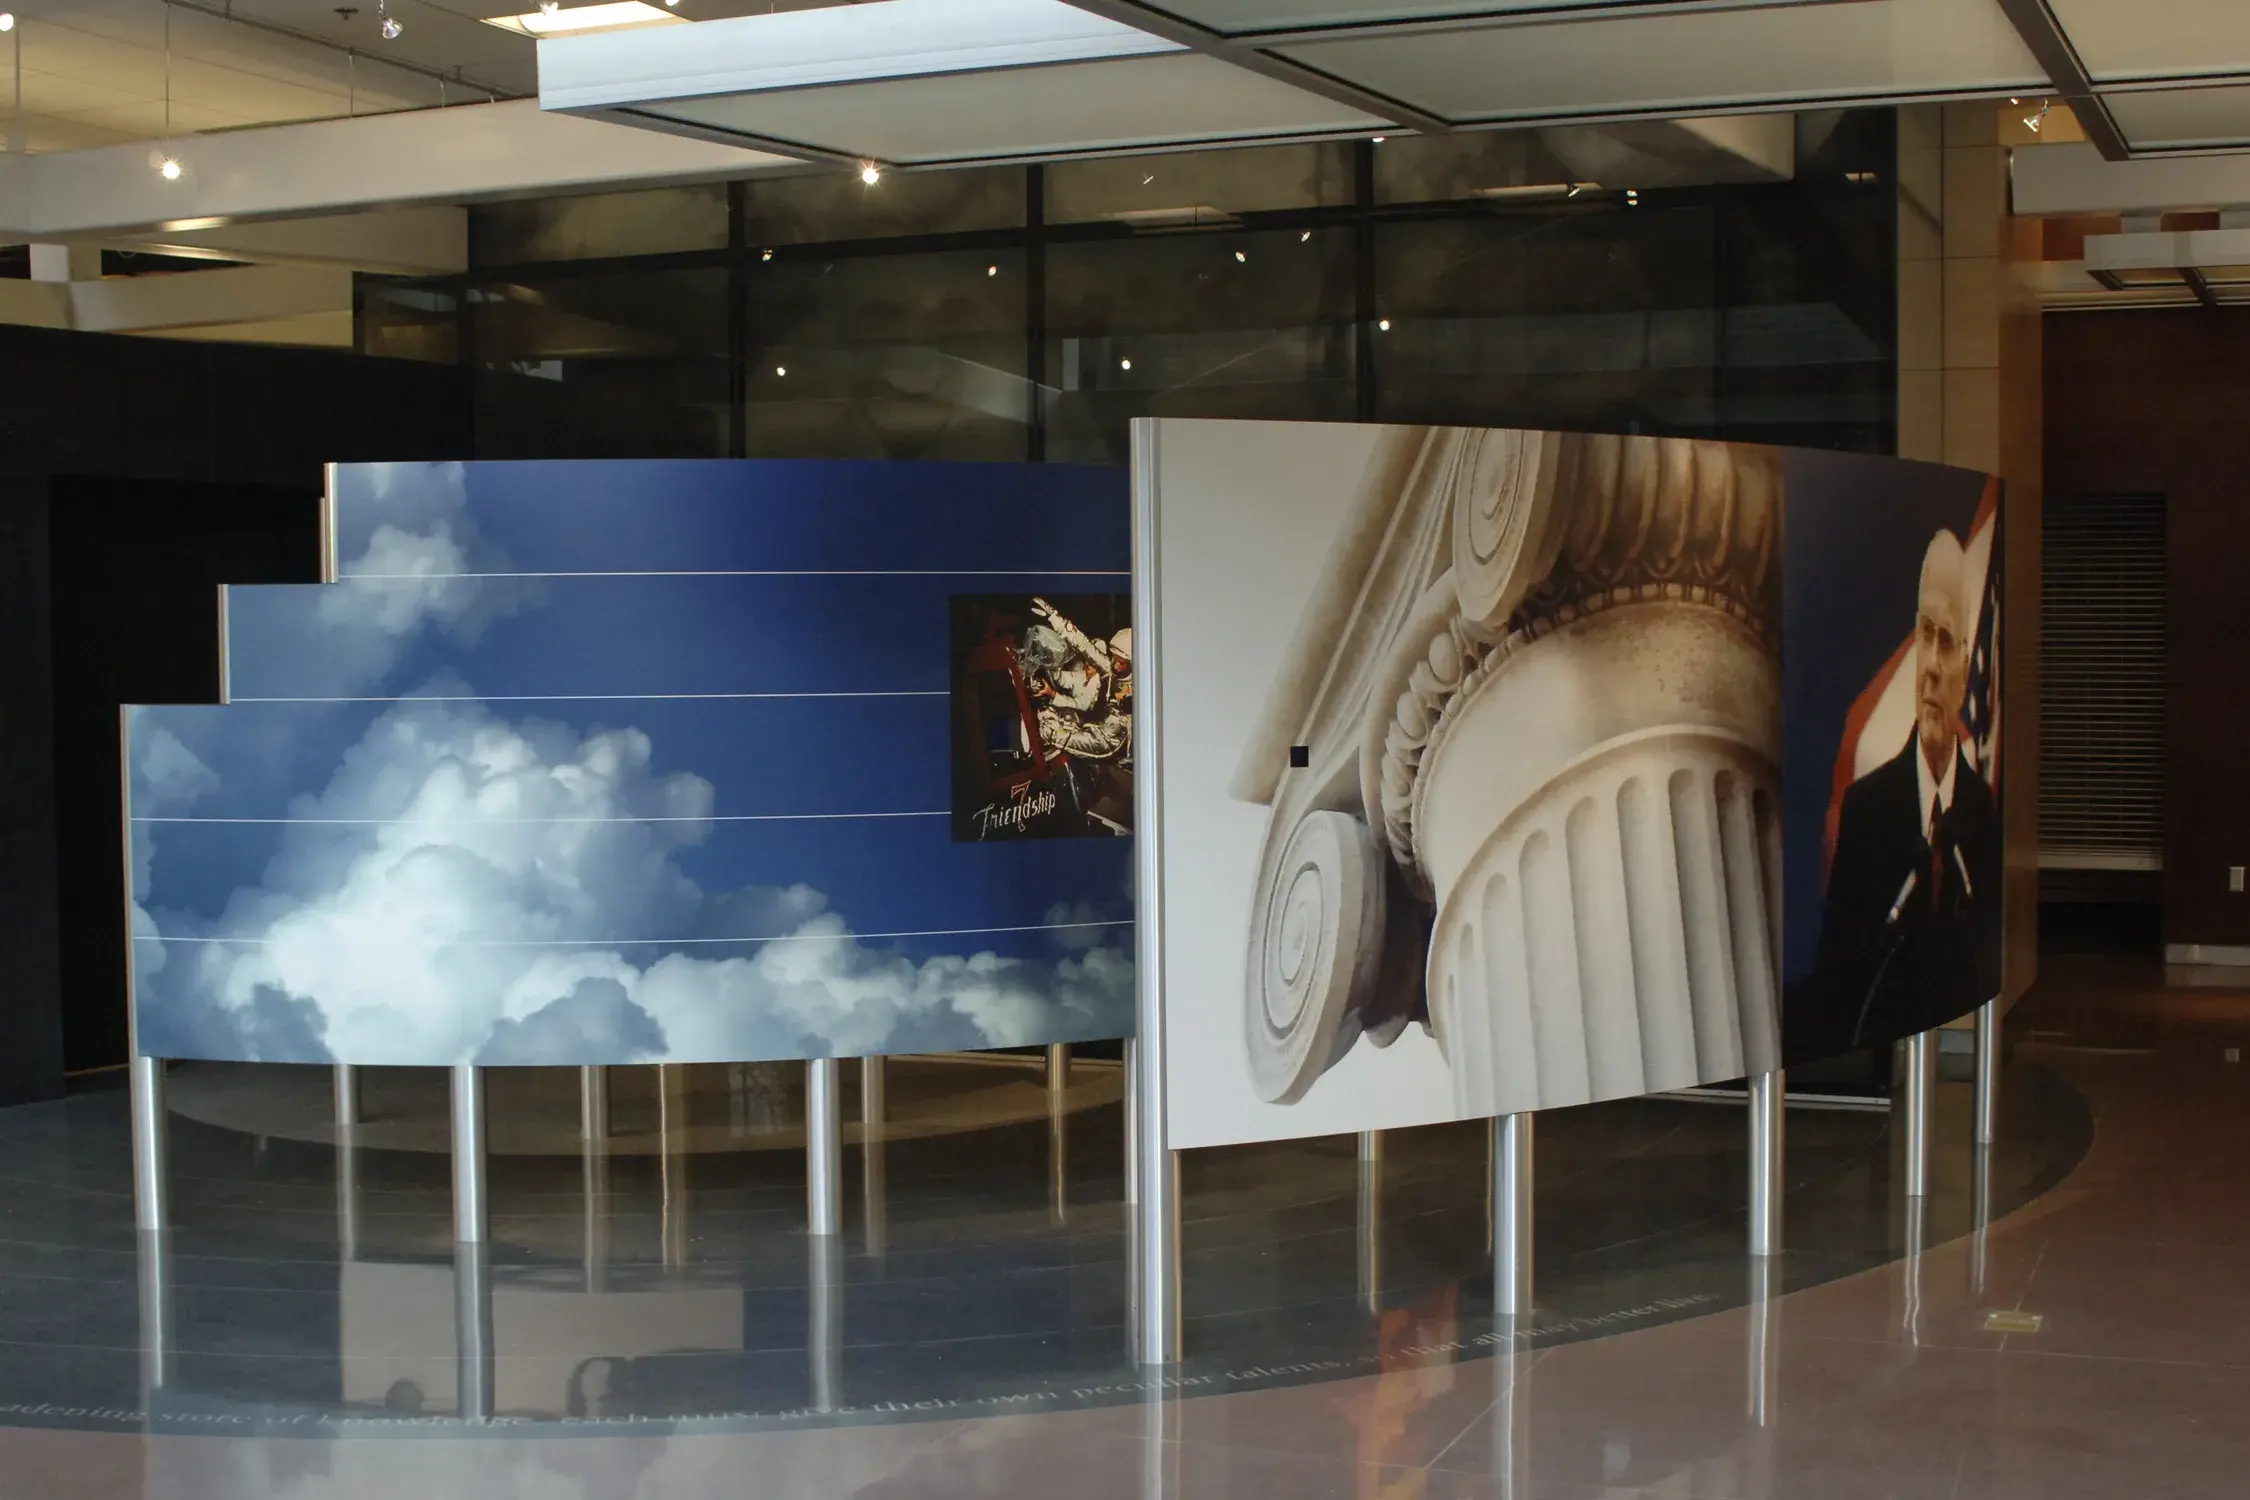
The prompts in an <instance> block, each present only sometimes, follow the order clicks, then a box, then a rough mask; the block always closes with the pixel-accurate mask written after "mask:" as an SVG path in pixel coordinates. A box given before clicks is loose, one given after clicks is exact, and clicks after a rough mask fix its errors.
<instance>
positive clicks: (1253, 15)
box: [1156, 0, 1692, 34]
mask: <svg viewBox="0 0 2250 1500" xmlns="http://www.w3.org/2000/svg"><path fill="white" fill-rule="evenodd" d="M1688 3H1692V0H1688ZM1585 4H1586V0H1160V3H1159V4H1158V5H1157V7H1156V8H1158V9H1162V10H1165V11H1168V12H1170V13H1171V14H1173V15H1176V16H1179V17H1181V18H1182V19H1184V20H1189V21H1193V22H1195V23H1196V24H1197V25H1199V26H1206V27H1209V28H1210V29H1211V30H1213V31H1223V32H1227V33H1229V34H1234V33H1242V32H1265V31H1292V30H1298V29H1302V28H1305V27H1311V26H1350V25H1357V24H1364V23H1368V22H1377V23H1381V22H1400V21H1425V20H1436V19H1443V18H1449V17H1454V16H1484V15H1503V14H1508V13H1511V12H1535V11H1542V10H1559V9H1565V8H1572V7H1576V8H1583V7H1584V6H1585Z"/></svg>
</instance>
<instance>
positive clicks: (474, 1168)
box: [453, 1063, 492, 1245]
mask: <svg viewBox="0 0 2250 1500" xmlns="http://www.w3.org/2000/svg"><path fill="white" fill-rule="evenodd" d="M485 1166H486V1163H485V1135H484V1070H483V1069H482V1068H479V1067H478V1066H477V1065H476V1064H474V1063H458V1064H456V1065H455V1066H454V1069H453V1238H454V1239H455V1240H457V1241H459V1242H460V1243H461V1244H464V1245H481V1244H483V1243H484V1242H485V1240H486V1239H487V1238H488V1237H489V1236H490V1235H491V1232H492V1205H491V1203H490V1201H489V1199H488V1197H487V1190H486V1182H485Z"/></svg>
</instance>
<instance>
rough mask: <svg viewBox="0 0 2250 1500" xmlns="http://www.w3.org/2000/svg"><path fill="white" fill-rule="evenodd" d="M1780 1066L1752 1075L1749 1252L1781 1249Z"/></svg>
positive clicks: (1760, 1253)
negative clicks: (1770, 1070)
mask: <svg viewBox="0 0 2250 1500" xmlns="http://www.w3.org/2000/svg"><path fill="white" fill-rule="evenodd" d="M1783 1094H1784V1083H1783V1079H1782V1074H1781V1070H1780V1069H1778V1068H1776V1069H1775V1070H1774V1071H1773V1072H1771V1073H1757V1074H1753V1075H1752V1076H1751V1079H1750V1253H1751V1254H1752V1255H1758V1256H1766V1255H1779V1254H1780V1253H1781V1190H1782V1184H1783V1182H1784V1180H1785V1171H1786V1140H1785V1131H1786V1129H1787V1121H1786V1119H1785V1116H1784V1113H1783V1109H1782V1102H1783Z"/></svg>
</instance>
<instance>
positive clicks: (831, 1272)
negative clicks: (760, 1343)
mask: <svg viewBox="0 0 2250 1500" xmlns="http://www.w3.org/2000/svg"><path fill="white" fill-rule="evenodd" d="M805 1246H806V1249H805V1288H806V1298H807V1302H808V1307H807V1310H806V1311H807V1316H806V1326H805V1363H806V1367H807V1368H806V1378H807V1384H809V1385H810V1386H811V1388H812V1389H811V1396H812V1409H813V1410H814V1411H834V1410H835V1409H836V1407H837V1406H838V1404H839V1403H840V1402H841V1401H842V1400H843V1384H844V1242H843V1241H842V1240H841V1239H839V1238H837V1237H836V1236H835V1235H833V1234H820V1235H813V1236H811V1237H809V1238H808V1239H807V1240H806V1241H805Z"/></svg>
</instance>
